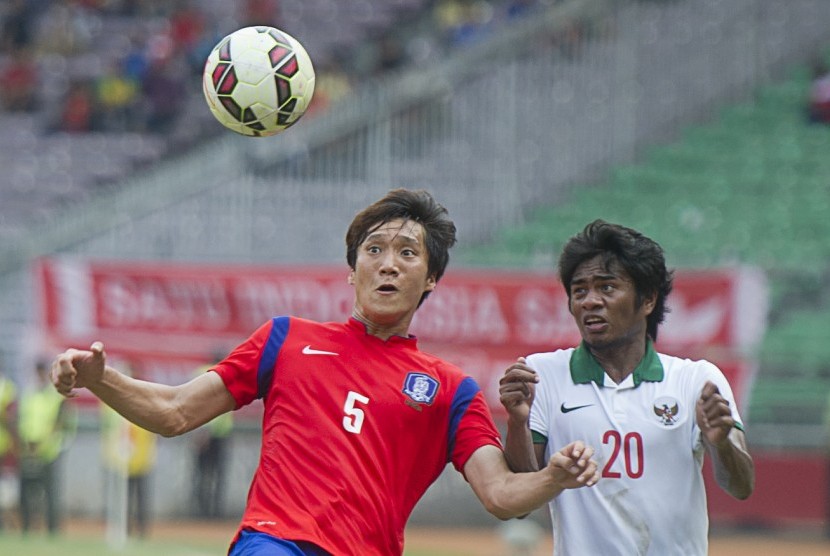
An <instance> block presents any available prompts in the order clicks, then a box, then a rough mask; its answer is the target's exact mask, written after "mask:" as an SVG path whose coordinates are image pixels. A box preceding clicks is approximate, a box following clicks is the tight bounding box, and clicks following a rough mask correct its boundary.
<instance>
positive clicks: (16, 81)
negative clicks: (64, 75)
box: [0, 48, 38, 112]
mask: <svg viewBox="0 0 830 556" xmlns="http://www.w3.org/2000/svg"><path fill="white" fill-rule="evenodd" d="M0 83H3V86H2V87H0V102H2V105H3V109H4V110H7V111H9V112H31V111H33V110H34V109H35V108H36V106H37V87H38V69H37V66H36V64H35V61H34V58H33V56H32V53H31V50H30V49H29V48H20V49H18V50H16V51H15V52H13V53H12V54H11V57H10V58H9V59H8V60H7V62H6V63H5V64H4V65H3V69H2V72H0Z"/></svg>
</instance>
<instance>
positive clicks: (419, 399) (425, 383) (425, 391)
mask: <svg viewBox="0 0 830 556" xmlns="http://www.w3.org/2000/svg"><path fill="white" fill-rule="evenodd" d="M403 393H404V394H406V395H407V396H409V397H410V399H411V400H412V401H413V402H416V403H424V404H427V405H429V404H431V403H432V402H433V401H435V395H436V394H437V393H438V381H437V380H435V379H434V378H432V377H431V376H429V375H427V374H424V373H416V372H414V371H413V372H410V373H408V374H407V375H406V380H404V383H403Z"/></svg>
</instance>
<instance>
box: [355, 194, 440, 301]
mask: <svg viewBox="0 0 830 556" xmlns="http://www.w3.org/2000/svg"><path fill="white" fill-rule="evenodd" d="M398 218H404V219H406V220H413V221H415V222H418V223H419V224H421V226H423V228H424V242H425V243H426V249H427V258H428V263H427V272H428V274H429V276H434V277H435V281H436V282H438V280H440V279H441V277H442V276H443V275H444V271H445V270H446V268H447V264H448V263H449V261H450V248H451V247H452V246H453V245H455V224H454V223H453V221H452V220H451V219H450V217H449V212H448V211H447V209H446V208H444V206H442V205H441V204H439V203H438V202H437V201H436V200H435V198H434V197H433V196H432V195H431V194H430V193H429V192H428V191H426V190H423V189H418V190H409V189H393V190H391V191H389V193H387V194H386V195H385V196H384V197H383V198H381V199H379V200H378V201H375V202H374V203H372V204H371V205H369V206H368V207H366V208H365V209H363V210H362V211H360V212H359V213H358V214H357V216H355V217H354V220H352V223H351V225H350V226H349V229H348V231H347V232H346V262H347V263H348V264H349V268H351V269H352V270H354V268H355V264H356V263H357V250H358V248H359V247H360V244H361V243H363V241H364V240H365V239H366V238H367V237H368V236H369V234H371V233H372V232H373V231H375V230H377V229H378V228H380V227H381V226H383V225H384V224H386V223H387V222H389V221H391V220H395V219H398ZM427 295H429V292H424V295H423V297H421V301H420V302H419V304H418V305H419V306H420V304H421V303H423V302H424V299H426V297H427Z"/></svg>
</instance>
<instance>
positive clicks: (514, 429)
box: [504, 419, 539, 473]
mask: <svg viewBox="0 0 830 556" xmlns="http://www.w3.org/2000/svg"><path fill="white" fill-rule="evenodd" d="M504 456H505V458H506V459H507V464H508V466H509V467H510V470H511V471H514V472H517V473H525V472H528V471H537V470H538V469H539V463H538V461H537V459H536V453H535V451H534V448H533V438H532V433H531V431H530V428H528V426H527V422H526V421H517V420H514V419H508V420H507V437H506V438H505V441H504Z"/></svg>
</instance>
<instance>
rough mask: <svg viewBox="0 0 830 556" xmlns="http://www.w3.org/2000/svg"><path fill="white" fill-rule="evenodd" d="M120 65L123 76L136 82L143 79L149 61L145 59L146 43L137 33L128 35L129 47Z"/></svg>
mask: <svg viewBox="0 0 830 556" xmlns="http://www.w3.org/2000/svg"><path fill="white" fill-rule="evenodd" d="M121 65H122V71H123V73H124V77H126V78H127V79H132V80H133V81H135V82H136V83H141V82H142V81H144V77H145V76H146V75H147V68H148V67H149V66H150V62H149V60H148V59H147V45H146V44H145V41H144V40H143V39H142V37H141V35H139V34H138V33H136V34H134V35H132V36H130V47H129V49H128V50H127V53H126V54H125V55H124V59H123V60H122V62H121Z"/></svg>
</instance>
